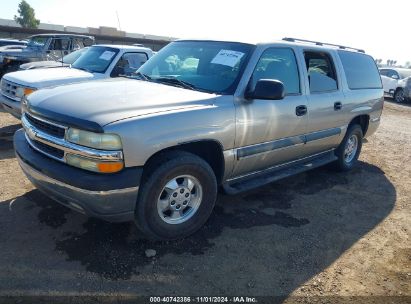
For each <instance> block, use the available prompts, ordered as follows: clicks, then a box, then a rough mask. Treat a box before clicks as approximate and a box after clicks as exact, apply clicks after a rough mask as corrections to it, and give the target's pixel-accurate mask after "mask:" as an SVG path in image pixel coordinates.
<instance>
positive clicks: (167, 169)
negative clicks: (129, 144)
mask: <svg viewBox="0 0 411 304" xmlns="http://www.w3.org/2000/svg"><path fill="white" fill-rule="evenodd" d="M155 163H156V165H155V166H153V167H152V169H149V170H150V172H148V174H149V176H148V178H147V180H146V181H145V182H144V184H143V185H142V187H141V189H140V194H139V197H138V201H137V205H136V210H135V219H136V224H137V226H138V228H139V229H140V230H141V231H142V232H143V233H144V234H145V235H146V236H147V237H149V238H152V239H159V240H172V239H179V238H183V237H186V236H188V235H190V234H192V233H194V232H195V231H197V230H198V229H200V228H201V227H202V226H203V225H204V223H205V222H206V221H207V219H208V218H209V216H210V214H211V212H212V210H213V208H214V204H215V200H216V197H217V181H216V177H215V175H214V172H213V170H212V169H211V167H210V166H209V164H208V163H207V162H206V161H204V160H203V159H201V158H200V157H198V156H196V155H194V154H191V153H187V152H184V151H174V152H170V153H167V154H164V155H162V156H161V157H160V158H159V159H157V160H156V162H155Z"/></svg>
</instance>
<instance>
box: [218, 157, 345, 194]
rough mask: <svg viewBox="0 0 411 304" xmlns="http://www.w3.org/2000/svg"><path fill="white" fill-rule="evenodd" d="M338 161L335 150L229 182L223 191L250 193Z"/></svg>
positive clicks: (224, 185)
mask: <svg viewBox="0 0 411 304" xmlns="http://www.w3.org/2000/svg"><path fill="white" fill-rule="evenodd" d="M335 160H337V157H336V156H335V154H334V150H332V151H329V152H326V153H321V154H319V155H315V156H312V157H308V158H304V159H301V160H298V161H295V162H293V163H290V164H284V165H279V166H276V167H273V168H270V169H267V170H264V171H262V172H258V173H255V174H251V175H248V176H246V177H242V178H237V179H235V180H231V181H227V182H226V183H224V184H223V189H224V191H225V192H226V193H227V194H237V193H240V192H244V191H248V190H251V189H254V188H257V187H260V186H263V185H266V184H269V183H272V182H275V181H277V180H280V179H283V178H286V177H289V176H292V175H295V174H299V173H302V172H305V171H308V170H311V169H314V168H317V167H321V166H323V165H326V164H328V163H331V162H333V161H335Z"/></svg>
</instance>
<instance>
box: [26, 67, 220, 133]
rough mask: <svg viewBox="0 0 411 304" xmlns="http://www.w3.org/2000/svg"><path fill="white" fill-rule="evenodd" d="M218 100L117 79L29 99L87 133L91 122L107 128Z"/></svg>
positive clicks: (46, 113) (30, 104) (39, 108)
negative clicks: (141, 117) (114, 123)
mask: <svg viewBox="0 0 411 304" xmlns="http://www.w3.org/2000/svg"><path fill="white" fill-rule="evenodd" d="M51 70H54V69H51ZM215 97H216V95H215V94H210V93H203V92H198V91H193V90H188V89H183V88H179V87H175V86H171V85H164V84H159V83H154V82H148V81H143V80H135V79H126V78H117V79H108V80H99V81H92V82H85V83H78V84H71V85H66V86H61V87H56V88H48V89H44V90H40V91H38V92H35V93H33V94H31V95H29V98H28V108H29V111H30V112H33V113H37V114H38V115H41V116H43V117H46V118H49V119H52V120H55V121H59V122H62V123H65V124H69V125H74V126H79V127H83V128H86V129H87V122H88V123H90V124H89V125H95V124H97V125H99V126H100V127H103V126H104V125H107V124H109V123H111V122H114V121H118V120H122V119H126V118H131V117H136V116H141V115H148V114H154V113H159V112H164V111H173V110H181V109H185V108H189V107H204V106H210V105H212V103H213V100H214V98H215ZM79 122H83V123H79ZM95 129H96V128H94V130H95Z"/></svg>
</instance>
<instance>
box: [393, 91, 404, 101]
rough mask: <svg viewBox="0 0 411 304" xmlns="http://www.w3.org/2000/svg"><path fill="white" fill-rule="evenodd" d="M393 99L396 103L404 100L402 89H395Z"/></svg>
mask: <svg viewBox="0 0 411 304" xmlns="http://www.w3.org/2000/svg"><path fill="white" fill-rule="evenodd" d="M394 101H395V102H396V103H403V102H404V101H405V96H404V90H403V89H397V90H396V91H395V93H394Z"/></svg>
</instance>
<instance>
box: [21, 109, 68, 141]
mask: <svg viewBox="0 0 411 304" xmlns="http://www.w3.org/2000/svg"><path fill="white" fill-rule="evenodd" d="M24 115H25V117H26V119H27V120H28V121H29V122H30V124H31V125H33V126H34V127H36V128H37V129H39V130H41V131H43V132H44V133H47V134H49V135H52V136H55V137H57V138H64V134H65V131H66V129H65V128H63V127H60V126H58V125H56V124H52V123H50V122H48V121H45V120H43V119H39V118H35V117H33V116H31V115H30V114H28V113H25V114H24Z"/></svg>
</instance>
